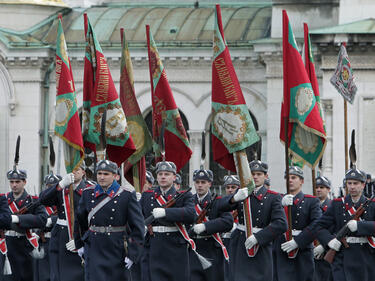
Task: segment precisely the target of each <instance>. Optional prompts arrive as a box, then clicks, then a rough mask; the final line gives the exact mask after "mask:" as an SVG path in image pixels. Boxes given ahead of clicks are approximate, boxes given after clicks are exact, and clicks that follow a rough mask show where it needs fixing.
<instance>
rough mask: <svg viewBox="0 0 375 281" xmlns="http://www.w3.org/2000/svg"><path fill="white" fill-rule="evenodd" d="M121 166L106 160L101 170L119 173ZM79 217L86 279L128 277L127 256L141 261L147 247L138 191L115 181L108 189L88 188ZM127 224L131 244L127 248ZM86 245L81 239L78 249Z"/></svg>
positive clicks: (124, 278) (100, 166)
mask: <svg viewBox="0 0 375 281" xmlns="http://www.w3.org/2000/svg"><path fill="white" fill-rule="evenodd" d="M116 170H117V165H116V164H115V163H114V162H111V161H108V160H103V161H101V162H99V163H98V165H97V172H98V171H110V172H111V173H113V174H115V173H116ZM77 219H78V222H79V227H80V230H81V233H82V234H83V236H82V241H83V242H84V257H85V271H86V272H88V275H86V276H85V280H86V281H97V280H106V281H118V280H127V273H126V270H125V262H124V261H125V257H128V258H129V259H130V260H131V261H133V262H135V263H137V262H138V260H139V256H140V253H141V249H142V246H143V238H144V220H143V216H142V212H141V208H140V205H139V203H138V201H137V198H136V195H135V190H134V189H130V188H126V187H122V186H120V185H119V184H118V183H117V182H116V181H115V180H114V181H113V183H112V184H111V185H110V186H109V187H108V189H107V191H106V192H105V191H104V190H103V188H102V187H101V186H100V185H99V184H96V186H91V187H87V188H86V189H85V190H84V191H83V193H82V197H81V200H80V202H79V206H78V210H77ZM126 226H128V227H129V229H130V232H129V237H128V240H131V241H132V243H129V245H128V247H127V249H125V243H124V242H125V240H126V239H127V237H125V235H126V232H125V231H126ZM81 246H82V245H81V244H80V243H79V242H77V248H78V247H81Z"/></svg>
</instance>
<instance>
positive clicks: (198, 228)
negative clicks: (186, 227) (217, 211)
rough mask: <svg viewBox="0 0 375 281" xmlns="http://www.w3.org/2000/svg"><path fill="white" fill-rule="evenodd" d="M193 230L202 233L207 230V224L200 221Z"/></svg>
mask: <svg viewBox="0 0 375 281" xmlns="http://www.w3.org/2000/svg"><path fill="white" fill-rule="evenodd" d="M193 230H194V232H195V233H196V234H201V233H202V232H203V231H205V230H206V226H205V225H204V223H198V224H196V225H194V226H193Z"/></svg>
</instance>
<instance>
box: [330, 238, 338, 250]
mask: <svg viewBox="0 0 375 281" xmlns="http://www.w3.org/2000/svg"><path fill="white" fill-rule="evenodd" d="M328 247H330V248H331V249H333V250H335V251H336V252H337V251H339V250H340V247H341V242H340V241H339V240H337V238H333V239H332V240H331V241H329V242H328Z"/></svg>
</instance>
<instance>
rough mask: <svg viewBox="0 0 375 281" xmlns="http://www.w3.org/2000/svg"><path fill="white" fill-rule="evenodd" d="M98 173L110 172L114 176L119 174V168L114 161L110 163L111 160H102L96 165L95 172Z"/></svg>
mask: <svg viewBox="0 0 375 281" xmlns="http://www.w3.org/2000/svg"><path fill="white" fill-rule="evenodd" d="M98 171H108V172H111V173H113V174H117V171H118V167H117V164H116V163H115V162H112V161H109V160H101V161H99V162H98V164H97V165H96V171H95V172H96V173H97V172H98Z"/></svg>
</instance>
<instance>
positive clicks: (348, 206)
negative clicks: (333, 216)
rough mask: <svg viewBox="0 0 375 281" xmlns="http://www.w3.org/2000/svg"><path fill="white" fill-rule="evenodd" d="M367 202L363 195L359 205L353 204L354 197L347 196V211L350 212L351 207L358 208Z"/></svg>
mask: <svg viewBox="0 0 375 281" xmlns="http://www.w3.org/2000/svg"><path fill="white" fill-rule="evenodd" d="M365 201H366V198H365V196H363V194H362V195H361V197H360V198H359V200H358V202H357V203H353V201H352V197H351V196H350V195H346V196H345V210H349V209H350V208H351V207H355V208H358V207H359V206H361V204H362V203H364V202H365Z"/></svg>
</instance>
